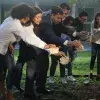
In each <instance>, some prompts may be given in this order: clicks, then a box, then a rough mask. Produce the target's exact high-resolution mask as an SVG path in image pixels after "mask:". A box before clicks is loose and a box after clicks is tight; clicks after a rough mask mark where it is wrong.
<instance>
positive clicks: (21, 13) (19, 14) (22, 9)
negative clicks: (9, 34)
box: [11, 4, 33, 19]
mask: <svg viewBox="0 0 100 100" xmlns="http://www.w3.org/2000/svg"><path fill="white" fill-rule="evenodd" d="M32 15H33V9H32V7H31V6H29V5H28V4H19V5H16V6H14V7H13V8H12V10H11V17H12V18H13V19H21V18H25V17H30V16H32Z"/></svg>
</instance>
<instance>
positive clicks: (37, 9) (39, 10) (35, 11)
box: [32, 6, 42, 17]
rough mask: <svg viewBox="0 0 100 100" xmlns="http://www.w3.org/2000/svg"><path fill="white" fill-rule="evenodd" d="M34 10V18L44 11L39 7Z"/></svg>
mask: <svg viewBox="0 0 100 100" xmlns="http://www.w3.org/2000/svg"><path fill="white" fill-rule="evenodd" d="M32 8H33V16H32V17H34V16H35V15H37V14H39V13H42V10H41V9H40V8H39V7H37V6H34V7H32Z"/></svg>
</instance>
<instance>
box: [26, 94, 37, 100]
mask: <svg viewBox="0 0 100 100" xmlns="http://www.w3.org/2000/svg"><path fill="white" fill-rule="evenodd" d="M24 99H29V100H36V96H35V95H34V94H33V95H30V94H26V93H25V94H24Z"/></svg>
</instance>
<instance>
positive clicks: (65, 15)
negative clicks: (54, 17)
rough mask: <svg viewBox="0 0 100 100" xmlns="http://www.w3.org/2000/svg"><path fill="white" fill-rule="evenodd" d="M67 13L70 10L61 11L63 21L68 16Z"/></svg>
mask: <svg viewBox="0 0 100 100" xmlns="http://www.w3.org/2000/svg"><path fill="white" fill-rule="evenodd" d="M69 12H70V10H67V9H63V19H65V18H66V17H67V16H68V14H69Z"/></svg>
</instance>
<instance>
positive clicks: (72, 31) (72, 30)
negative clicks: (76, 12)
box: [66, 26, 76, 35]
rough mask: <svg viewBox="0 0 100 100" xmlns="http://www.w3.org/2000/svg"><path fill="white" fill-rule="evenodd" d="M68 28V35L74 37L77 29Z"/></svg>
mask: <svg viewBox="0 0 100 100" xmlns="http://www.w3.org/2000/svg"><path fill="white" fill-rule="evenodd" d="M66 28H67V29H68V32H67V33H68V34H69V35H72V34H73V33H74V32H75V30H76V29H75V27H73V26H66Z"/></svg>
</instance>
